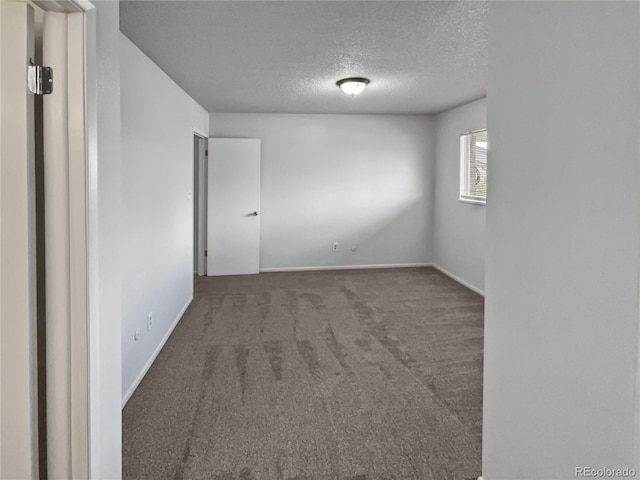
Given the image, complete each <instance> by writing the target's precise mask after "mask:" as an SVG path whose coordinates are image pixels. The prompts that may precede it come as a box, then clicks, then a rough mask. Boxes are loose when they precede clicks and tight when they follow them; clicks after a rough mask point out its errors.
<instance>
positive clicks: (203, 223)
mask: <svg viewBox="0 0 640 480" xmlns="http://www.w3.org/2000/svg"><path fill="white" fill-rule="evenodd" d="M193 136H194V137H197V138H198V148H199V151H198V152H195V151H194V152H193V153H194V158H195V156H196V153H197V155H198V163H197V170H196V168H195V165H194V172H193V175H194V181H195V182H197V192H196V195H194V197H195V198H194V207H195V206H196V205H197V222H198V224H197V238H196V242H195V244H196V247H195V248H196V252H195V255H196V256H197V260H198V261H197V265H198V268H197V270H196V274H197V275H198V276H200V277H202V276H205V275H206V274H207V257H206V250H207V172H208V167H207V141H208V135H207V134H206V133H204V132H202V131H201V130H199V129H197V128H195V127H194V128H193ZM194 148H195V146H194ZM194 218H195V215H194Z"/></svg>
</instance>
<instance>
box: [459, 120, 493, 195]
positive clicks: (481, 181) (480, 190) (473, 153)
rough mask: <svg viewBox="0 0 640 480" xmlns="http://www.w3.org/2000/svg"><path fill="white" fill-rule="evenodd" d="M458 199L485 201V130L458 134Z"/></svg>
mask: <svg viewBox="0 0 640 480" xmlns="http://www.w3.org/2000/svg"><path fill="white" fill-rule="evenodd" d="M460 201H462V202H469V203H479V204H482V205H484V204H485V203H486V201H487V130H486V129H484V130H476V131H475V132H470V133H466V134H464V135H461V136H460Z"/></svg>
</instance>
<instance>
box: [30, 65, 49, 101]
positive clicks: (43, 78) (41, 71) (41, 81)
mask: <svg viewBox="0 0 640 480" xmlns="http://www.w3.org/2000/svg"><path fill="white" fill-rule="evenodd" d="M27 84H28V87H29V91H30V92H31V93H33V94H34V95H49V94H51V93H52V92H53V70H52V69H51V67H43V66H41V65H35V64H34V63H33V62H32V61H31V60H30V61H29V69H28V72H27Z"/></svg>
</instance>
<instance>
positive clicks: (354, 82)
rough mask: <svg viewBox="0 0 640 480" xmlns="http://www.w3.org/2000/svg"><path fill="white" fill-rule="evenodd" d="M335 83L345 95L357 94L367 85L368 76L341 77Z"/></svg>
mask: <svg viewBox="0 0 640 480" xmlns="http://www.w3.org/2000/svg"><path fill="white" fill-rule="evenodd" d="M336 85H338V86H339V87H340V90H342V91H343V92H344V93H346V94H347V95H351V96H352V97H353V96H354V95H358V94H359V93H360V92H362V91H363V90H364V87H366V86H367V85H369V79H368V78H362V77H351V78H343V79H342V80H338V81H337V82H336Z"/></svg>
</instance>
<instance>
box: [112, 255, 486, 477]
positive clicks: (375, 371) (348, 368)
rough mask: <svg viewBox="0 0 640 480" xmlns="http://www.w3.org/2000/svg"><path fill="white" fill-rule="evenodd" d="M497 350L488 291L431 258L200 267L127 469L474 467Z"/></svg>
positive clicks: (154, 473)
mask: <svg viewBox="0 0 640 480" xmlns="http://www.w3.org/2000/svg"><path fill="white" fill-rule="evenodd" d="M482 349H483V298H482V297H481V296H479V295H477V294H475V293H473V292H471V291H470V290H467V289H466V288H464V287H462V286H460V285H459V284H457V283H456V282H454V281H453V280H451V279H449V278H448V277H446V276H444V275H443V274H441V273H440V272H438V271H436V270H435V269H432V268H409V269H389V270H386V269H385V270H351V271H332V272H299V273H298V272H296V273H268V274H260V275H252V276H233V277H198V278H196V283H195V298H194V300H193V302H192V304H191V306H190V307H189V308H188V310H187V312H186V313H185V315H184V317H183V319H182V321H181V322H180V323H179V324H178V326H177V327H176V329H175V331H174V333H173V334H172V335H171V337H170V338H169V340H168V342H167V344H166V345H165V347H164V348H163V350H162V351H161V352H160V354H159V356H158V358H157V359H156V361H155V363H154V364H153V366H152V367H151V369H150V370H149V372H148V373H147V375H146V376H145V378H144V380H143V381H142V383H141V384H140V386H139V388H138V389H137V391H136V392H135V393H134V395H133V396H132V397H131V399H130V400H129V402H128V404H127V405H126V407H125V409H124V411H123V476H124V479H125V480H133V479H135V480H142V479H153V480H160V479H173V480H187V479H193V480H195V479H211V480H329V479H331V480H390V479H402V480H405V479H407V480H408V479H412V480H447V479H451V480H465V479H471V478H474V479H475V478H477V477H478V476H479V475H480V466H481V439H482V438H481V437H482V357H483V350H482Z"/></svg>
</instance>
